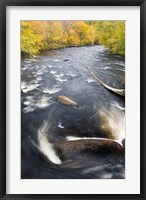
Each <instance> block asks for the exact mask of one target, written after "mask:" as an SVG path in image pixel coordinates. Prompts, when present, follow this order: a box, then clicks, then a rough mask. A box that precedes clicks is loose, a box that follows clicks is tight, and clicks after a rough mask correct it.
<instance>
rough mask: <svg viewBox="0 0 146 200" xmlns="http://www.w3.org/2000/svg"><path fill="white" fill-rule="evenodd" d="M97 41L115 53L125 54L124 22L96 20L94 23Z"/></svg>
mask: <svg viewBox="0 0 146 200" xmlns="http://www.w3.org/2000/svg"><path fill="white" fill-rule="evenodd" d="M94 27H95V28H96V31H97V35H98V39H99V43H101V44H102V45H104V46H105V47H107V48H108V49H109V50H111V52H112V53H115V54H122V55H124V54H125V22H124V21H97V22H96V23H95V24H94Z"/></svg>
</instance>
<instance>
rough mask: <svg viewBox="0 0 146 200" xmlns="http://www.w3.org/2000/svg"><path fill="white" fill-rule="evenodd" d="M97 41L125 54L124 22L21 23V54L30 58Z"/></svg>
mask: <svg viewBox="0 0 146 200" xmlns="http://www.w3.org/2000/svg"><path fill="white" fill-rule="evenodd" d="M97 42H100V43H101V44H103V45H104V46H105V47H108V48H109V49H110V50H111V51H112V52H113V53H120V54H124V52H125V23H124V21H21V51H22V52H23V53H26V54H29V55H31V56H33V55H36V54H38V53H39V52H40V51H42V50H45V49H57V48H64V47H68V46H84V45H94V44H97Z"/></svg>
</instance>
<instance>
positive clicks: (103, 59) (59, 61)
mask: <svg viewBox="0 0 146 200" xmlns="http://www.w3.org/2000/svg"><path fill="white" fill-rule="evenodd" d="M21 64H22V65H21V147H22V153H21V176H22V178H105V179H109V178H124V177H125V173H124V168H125V161H124V160H125V155H124V153H123V154H122V155H121V154H120V155H119V154H118V155H117V153H116V152H114V153H108V151H107V152H106V154H105V153H104V154H103V151H101V150H99V149H98V150H97V149H96V151H95V148H94V149H92V148H89V146H90V141H89V139H90V140H91V139H92V140H95V141H96V139H97V138H99V140H101V141H109V140H108V139H110V140H114V141H115V143H117V145H122V143H123V144H124V142H123V141H124V139H125V121H124V120H125V99H124V98H122V97H120V96H119V95H116V94H114V93H112V92H110V91H109V90H107V89H105V88H104V87H103V86H101V85H99V84H98V83H97V82H96V80H95V79H94V78H93V77H92V76H91V75H90V73H89V70H92V71H93V72H94V74H95V75H96V76H97V77H98V78H100V79H101V80H102V81H103V82H105V83H106V84H108V85H110V86H112V87H115V88H124V77H125V58H124V57H123V56H119V55H112V54H111V53H110V52H108V51H107V50H106V49H105V48H104V47H102V46H100V45H97V46H92V47H72V48H65V49H59V50H51V51H45V52H43V53H42V54H40V55H39V56H38V57H36V58H35V59H28V58H25V59H23V60H22V63H21ZM61 95H63V96H66V97H68V98H70V99H71V100H73V101H75V102H76V103H77V105H78V107H73V106H67V105H64V104H61V103H59V102H58V101H57V97H58V96H61ZM104 138H106V139H104ZM76 140H78V141H81V146H85V145H84V144H85V142H87V141H89V145H88V146H87V147H85V148H84V149H82V148H81V146H80V149H78V148H75V147H73V146H75V145H77V143H75V141H76ZM71 142H72V143H71ZM70 143H71V147H68V148H67V146H68V144H70ZM58 145H59V148H56V147H58ZM63 145H65V147H64V146H63ZM92 145H93V144H92ZM103 146H104V148H105V147H106V146H107V144H103ZM62 147H63V148H64V149H65V148H67V150H66V152H65V154H64V155H62V154H63V153H62V152H64V150H62V149H61V153H60V150H58V149H60V148H62ZM76 147H77V146H76ZM122 148H124V147H123V146H122ZM32 168H33V170H32Z"/></svg>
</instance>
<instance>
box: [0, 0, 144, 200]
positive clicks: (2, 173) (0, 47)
mask: <svg viewBox="0 0 146 200" xmlns="http://www.w3.org/2000/svg"><path fill="white" fill-rule="evenodd" d="M7 6H140V85H141V86H140V152H141V154H140V194H73V195H71V194H54V195H51V194H50V195H46V194H39V195H38V194H37V195H36V194H25V195H23V194H21V195H17V194H7V193H6V184H7V181H6V167H7V166H6V130H7V126H6V117H7V116H6V101H8V99H6V93H7V92H6V62H7V58H6V8H7ZM145 57H146V1H145V0H90V1H89V0H78V1H77V0H42V1H37V0H30V1H28V0H26V1H25V0H5V1H0V198H1V199H50V200H51V199H60V200H61V199H62V200H63V199H92V198H95V199H102V200H108V199H116V200H122V199H123V200H134V199H135V200H146V192H145V181H146V170H145V169H146V152H145V150H146V137H145V131H146V127H145V124H146V107H145V101H146V92H145V88H146V81H145V75H146V71H145V66H146V58H145ZM129 187H132V186H130V185H129Z"/></svg>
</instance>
